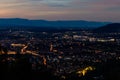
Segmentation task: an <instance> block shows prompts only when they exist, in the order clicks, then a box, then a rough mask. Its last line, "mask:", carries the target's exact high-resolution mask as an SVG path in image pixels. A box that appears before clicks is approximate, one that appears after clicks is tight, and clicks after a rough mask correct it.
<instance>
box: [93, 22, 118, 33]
mask: <svg viewBox="0 0 120 80" xmlns="http://www.w3.org/2000/svg"><path fill="white" fill-rule="evenodd" d="M94 32H96V33H103V32H104V33H114V32H120V23H112V24H108V25H105V26H103V27H99V28H97V29H95V30H94Z"/></svg>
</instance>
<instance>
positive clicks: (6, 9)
mask: <svg viewBox="0 0 120 80" xmlns="http://www.w3.org/2000/svg"><path fill="white" fill-rule="evenodd" d="M0 18H28V19H46V20H89V21H109V22H120V0H0Z"/></svg>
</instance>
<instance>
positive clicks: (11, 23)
mask: <svg viewBox="0 0 120 80" xmlns="http://www.w3.org/2000/svg"><path fill="white" fill-rule="evenodd" d="M109 23H110V22H94V21H84V20H71V21H70V20H64V21H47V20H28V19H21V18H0V28H8V27H44V28H45V27H47V28H58V29H59V28H60V29H61V28H97V27H100V26H104V25H106V24H109Z"/></svg>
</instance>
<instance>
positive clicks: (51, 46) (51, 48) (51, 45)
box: [50, 44, 53, 52]
mask: <svg viewBox="0 0 120 80" xmlns="http://www.w3.org/2000/svg"><path fill="white" fill-rule="evenodd" d="M52 51H53V44H50V52H52Z"/></svg>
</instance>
